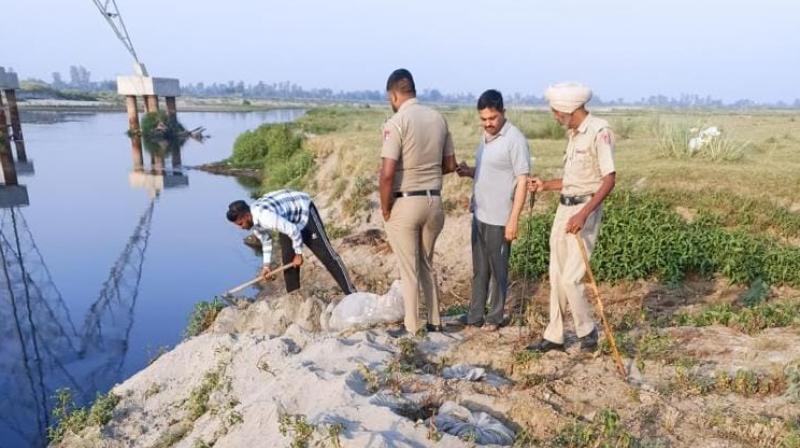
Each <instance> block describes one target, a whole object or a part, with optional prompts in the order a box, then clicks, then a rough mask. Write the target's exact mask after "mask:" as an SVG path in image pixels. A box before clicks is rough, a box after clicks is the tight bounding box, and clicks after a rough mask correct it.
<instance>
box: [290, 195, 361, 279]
mask: <svg viewBox="0 0 800 448" xmlns="http://www.w3.org/2000/svg"><path fill="white" fill-rule="evenodd" d="M300 233H301V235H302V237H303V244H305V245H306V246H307V247H308V248H309V249H311V252H313V253H314V255H316V257H317V258H318V259H319V261H321V262H322V265H323V266H325V269H327V270H328V272H330V274H331V276H332V277H333V279H334V280H336V283H338V284H339V287H340V288H341V289H342V292H344V293H345V294H352V293H354V292H356V287H355V286H353V282H352V281H351V280H350V276H348V275H347V268H346V267H345V266H344V263H342V259H341V258H340V257H339V254H337V253H336V251H335V250H333V246H331V242H330V241H329V240H328V235H327V234H326V233H325V227H324V226H323V225H322V219H321V218H320V217H319V212H318V211H317V207H315V206H314V203H311V206H310V209H309V211H308V223H306V226H305V227H304V228H303V230H302V231H301V232H300ZM279 238H280V244H281V255H282V257H283V264H284V265H285V264H288V263H291V262H292V259H293V258H294V256H295V253H294V248H292V240H291V239H290V238H289V237H288V236H286V235H284V234H282V233H281V234H280V237H279ZM283 279H284V281H285V282H286V292H292V291H294V290H296V289H299V288H300V268H291V269H287V270H285V271H283Z"/></svg>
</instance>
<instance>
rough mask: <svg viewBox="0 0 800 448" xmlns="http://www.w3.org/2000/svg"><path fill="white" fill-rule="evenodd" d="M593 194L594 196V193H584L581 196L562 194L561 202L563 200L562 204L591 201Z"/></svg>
mask: <svg viewBox="0 0 800 448" xmlns="http://www.w3.org/2000/svg"><path fill="white" fill-rule="evenodd" d="M592 196H594V194H584V195H581V196H566V195H563V194H562V195H561V198H560V199H559V202H561V205H578V204H583V203H584V202H589V199H592Z"/></svg>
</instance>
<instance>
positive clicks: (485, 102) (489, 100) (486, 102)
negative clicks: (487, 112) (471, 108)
mask: <svg viewBox="0 0 800 448" xmlns="http://www.w3.org/2000/svg"><path fill="white" fill-rule="evenodd" d="M484 109H494V110H496V111H498V112H502V111H503V94H502V93H500V92H498V91H497V90H494V89H489V90H487V91H485V92H483V93H481V96H480V98H478V110H484Z"/></svg>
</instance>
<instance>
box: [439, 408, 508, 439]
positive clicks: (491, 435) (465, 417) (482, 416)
mask: <svg viewBox="0 0 800 448" xmlns="http://www.w3.org/2000/svg"><path fill="white" fill-rule="evenodd" d="M433 419H434V423H435V424H436V428H437V429H439V430H440V431H442V432H446V433H447V434H450V435H453V436H456V437H459V438H462V439H463V438H469V439H472V440H473V441H475V443H477V444H479V445H511V444H512V443H514V437H515V434H514V431H513V430H512V429H510V428H508V427H506V425H504V424H503V423H502V422H500V421H499V420H497V419H496V418H494V417H492V416H491V415H489V414H487V413H485V412H472V411H470V410H469V409H467V408H465V407H463V406H459V405H457V404H456V403H454V402H452V401H446V402H444V404H442V406H441V407H440V408H439V413H438V414H437V415H436V416H435V417H433Z"/></svg>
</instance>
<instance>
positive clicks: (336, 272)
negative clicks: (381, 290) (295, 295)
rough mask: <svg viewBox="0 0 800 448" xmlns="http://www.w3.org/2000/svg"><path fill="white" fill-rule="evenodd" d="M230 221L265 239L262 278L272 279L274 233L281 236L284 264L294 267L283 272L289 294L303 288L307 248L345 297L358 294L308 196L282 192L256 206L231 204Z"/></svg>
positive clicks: (267, 197) (266, 195)
mask: <svg viewBox="0 0 800 448" xmlns="http://www.w3.org/2000/svg"><path fill="white" fill-rule="evenodd" d="M226 216H227V218H228V221H230V222H232V223H234V224H236V225H237V226H239V227H240V228H241V229H244V230H252V231H253V234H254V235H255V236H257V237H258V238H259V239H260V240H261V247H262V249H263V257H264V258H263V260H264V265H263V267H262V269H261V275H263V276H264V278H267V276H269V273H270V272H271V270H272V269H273V267H272V266H271V265H270V262H271V260H272V232H273V231H276V232H278V233H279V238H280V245H281V253H282V258H283V264H284V265H285V264H289V263H291V264H292V265H293V267H292V268H291V269H287V270H285V271H283V278H284V280H285V281H286V291H287V292H292V291H294V290H296V289H299V288H300V266H302V265H303V245H304V244H305V245H306V246H308V248H309V249H311V252H313V253H314V255H316V256H317V258H318V259H319V260H320V261H321V262H322V264H323V266H325V269H327V270H328V272H329V273H330V274H331V276H333V279H334V280H336V283H338V284H339V287H340V288H341V289H342V292H344V294H351V293H354V292H356V288H355V287H354V286H353V282H352V281H350V277H349V276H348V275H347V268H345V266H344V263H342V259H341V258H339V255H338V254H337V253H336V251H334V250H333V247H332V246H331V243H330V241H329V240H328V235H327V234H326V233H325V227H324V226H323V225H322V219H321V218H320V217H319V212H318V211H317V207H316V206H314V203H313V202H312V201H311V198H310V197H309V196H308V194H307V193H303V192H301V191H292V190H278V191H273V192H271V193H267V194H265V195H264V196H262V197H261V198H259V199H258V200H256V201H255V202H253V203H252V204H250V205H248V204H247V203H246V202H245V201H242V200H239V201H234V202H231V203H230V205H228V212H227V214H226Z"/></svg>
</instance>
